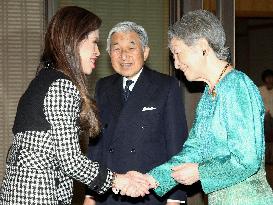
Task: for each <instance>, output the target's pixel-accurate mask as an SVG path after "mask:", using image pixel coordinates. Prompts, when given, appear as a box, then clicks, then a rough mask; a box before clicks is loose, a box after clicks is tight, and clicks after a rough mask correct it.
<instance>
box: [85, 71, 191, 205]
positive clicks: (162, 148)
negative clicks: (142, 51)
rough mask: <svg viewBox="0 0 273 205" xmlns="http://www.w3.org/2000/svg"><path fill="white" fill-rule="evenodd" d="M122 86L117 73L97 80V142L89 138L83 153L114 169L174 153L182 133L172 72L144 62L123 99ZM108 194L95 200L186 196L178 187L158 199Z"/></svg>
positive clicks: (149, 163)
mask: <svg viewBox="0 0 273 205" xmlns="http://www.w3.org/2000/svg"><path fill="white" fill-rule="evenodd" d="M122 92H123V88H122V76H120V75H119V74H114V75H111V76H108V77H105V78H102V79H101V80H99V81H98V83H97V86H96V100H97V105H98V108H99V111H100V118H101V122H102V126H103V130H102V135H101V136H100V137H99V138H98V140H97V142H92V143H91V144H90V147H89V157H90V158H91V159H92V160H96V161H99V162H101V163H104V164H105V165H106V166H107V167H108V168H110V169H111V170H113V171H115V172H118V173H125V172H127V171H129V170H136V171H140V172H142V173H145V172H147V171H149V170H150V169H152V168H153V167H155V166H158V165H160V164H162V163H164V162H165V161H167V160H168V159H170V157H171V156H173V155H174V154H176V153H178V152H179V151H180V150H181V148H182V145H183V143H184V141H185V139H186V136H187V126H186V119H185V112H184V105H183V104H182V97H181V90H180V89H179V86H178V82H177V80H175V79H174V78H172V77H170V76H167V75H164V74H161V73H158V72H156V71H153V70H150V69H149V68H147V67H144V68H143V71H142V73H141V74H140V76H139V78H138V80H137V82H136V84H135V86H134V88H133V90H132V92H131V94H130V96H129V98H128V100H127V102H126V103H124V102H123V95H122ZM145 107H146V108H148V110H147V109H146V108H145ZM149 108H152V109H150V110H149ZM153 108H155V109H153ZM145 109H146V111H145ZM109 195H111V193H109ZM109 195H108V196H107V195H106V196H103V197H100V198H102V199H101V200H102V201H104V202H102V203H101V204H107V205H116V204H124V205H125V204H136V203H137V204H138V202H139V204H142V203H144V202H145V203H144V204H150V205H159V204H164V203H165V200H166V198H172V199H180V200H186V194H185V192H182V191H181V190H178V191H177V190H174V191H173V193H172V195H171V196H169V195H168V196H166V197H165V198H163V199H162V198H161V199H160V198H156V197H155V195H153V194H150V195H149V196H146V197H145V198H141V197H140V198H137V199H131V198H129V197H128V198H126V197H120V196H115V195H111V196H109ZM106 197H107V199H105V198H106ZM97 204H100V203H99V202H98V203H97Z"/></svg>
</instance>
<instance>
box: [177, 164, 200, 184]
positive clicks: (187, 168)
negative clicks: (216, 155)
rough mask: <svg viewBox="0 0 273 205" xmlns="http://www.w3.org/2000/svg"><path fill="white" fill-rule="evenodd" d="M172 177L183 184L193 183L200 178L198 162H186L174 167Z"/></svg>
mask: <svg viewBox="0 0 273 205" xmlns="http://www.w3.org/2000/svg"><path fill="white" fill-rule="evenodd" d="M172 170H173V173H172V177H173V178H174V179H175V180H176V181H177V182H178V183H181V184H185V185H191V184H193V183H195V182H197V181H198V180H199V171H198V164H197V163H184V164H182V165H179V166H175V167H173V168H172Z"/></svg>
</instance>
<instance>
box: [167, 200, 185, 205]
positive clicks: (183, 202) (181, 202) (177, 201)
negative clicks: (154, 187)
mask: <svg viewBox="0 0 273 205" xmlns="http://www.w3.org/2000/svg"><path fill="white" fill-rule="evenodd" d="M167 202H176V203H180V204H185V203H186V202H185V201H180V200H175V199H167Z"/></svg>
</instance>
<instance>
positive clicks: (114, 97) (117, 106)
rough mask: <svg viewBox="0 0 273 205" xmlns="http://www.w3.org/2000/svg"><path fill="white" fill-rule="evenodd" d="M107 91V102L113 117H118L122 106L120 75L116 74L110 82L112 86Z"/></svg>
mask: <svg viewBox="0 0 273 205" xmlns="http://www.w3.org/2000/svg"><path fill="white" fill-rule="evenodd" d="M108 92H109V94H108V95H107V96H108V102H109V105H110V108H111V110H112V114H113V118H114V119H118V117H119V115H120V112H121V110H122V107H123V93H122V92H123V88H122V76H120V75H118V76H117V78H116V79H115V80H114V81H113V83H112V88H110V89H109V90H108Z"/></svg>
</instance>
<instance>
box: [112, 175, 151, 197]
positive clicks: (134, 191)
mask: <svg viewBox="0 0 273 205" xmlns="http://www.w3.org/2000/svg"><path fill="white" fill-rule="evenodd" d="M114 185H115V188H117V189H118V190H120V194H121V195H127V196H130V197H139V196H142V197H143V196H145V194H149V193H150V192H149V188H150V187H149V181H147V179H146V177H145V176H144V175H143V174H141V173H139V172H136V171H129V172H127V173H126V174H117V177H116V179H115V181H114Z"/></svg>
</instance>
